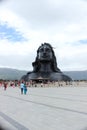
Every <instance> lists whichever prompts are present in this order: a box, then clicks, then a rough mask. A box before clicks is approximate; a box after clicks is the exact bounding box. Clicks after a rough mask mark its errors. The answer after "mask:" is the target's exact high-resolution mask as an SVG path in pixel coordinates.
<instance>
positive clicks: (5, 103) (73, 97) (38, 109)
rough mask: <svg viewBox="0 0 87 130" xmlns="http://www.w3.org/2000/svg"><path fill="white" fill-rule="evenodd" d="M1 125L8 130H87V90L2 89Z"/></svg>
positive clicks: (85, 88)
mask: <svg viewBox="0 0 87 130" xmlns="http://www.w3.org/2000/svg"><path fill="white" fill-rule="evenodd" d="M0 125H2V126H3V127H4V128H6V130H7V129H8V130H87V87H86V86H78V87H75V86H68V87H67V86H66V87H64V86H63V87H45V88H44V87H43V88H41V87H36V88H35V87H31V88H28V92H27V95H21V93H20V89H19V88H18V87H17V88H11V87H8V88H7V90H6V91H4V90H3V88H2V87H1V88H0Z"/></svg>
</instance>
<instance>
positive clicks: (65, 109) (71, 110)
mask: <svg viewBox="0 0 87 130" xmlns="http://www.w3.org/2000/svg"><path fill="white" fill-rule="evenodd" d="M3 96H7V97H11V98H15V99H18V100H21V101H26V102H30V103H34V104H37V105H42V106H46V107H49V108H54V109H57V110H58V109H59V110H64V111H68V112H73V113H77V114H82V115H85V116H87V112H82V111H77V110H73V109H69V108H63V107H57V106H52V105H47V104H45V103H40V102H35V101H30V100H26V99H22V98H18V97H14V96H11V95H3Z"/></svg>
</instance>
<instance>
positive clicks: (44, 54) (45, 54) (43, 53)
mask: <svg viewBox="0 0 87 130" xmlns="http://www.w3.org/2000/svg"><path fill="white" fill-rule="evenodd" d="M38 59H39V60H46V61H49V60H51V59H52V50H51V48H50V47H49V46H47V45H43V46H41V47H40V49H39V52H38Z"/></svg>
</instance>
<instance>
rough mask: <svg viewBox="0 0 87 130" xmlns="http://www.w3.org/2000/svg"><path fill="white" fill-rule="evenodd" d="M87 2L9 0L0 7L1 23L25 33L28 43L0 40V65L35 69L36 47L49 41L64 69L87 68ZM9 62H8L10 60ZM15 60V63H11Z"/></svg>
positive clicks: (82, 0)
mask: <svg viewBox="0 0 87 130" xmlns="http://www.w3.org/2000/svg"><path fill="white" fill-rule="evenodd" d="M86 16H87V2H86V1H84V0H73V1H70V0H61V1H59V0H44V1H40V0H37V1H35V0H32V1H30V0H26V2H25V0H8V1H7V2H6V4H5V2H4V4H2V5H1V7H0V22H7V23H8V25H9V26H12V27H14V28H15V29H16V30H18V31H20V32H22V33H23V35H24V36H25V37H26V38H27V39H28V41H26V42H22V43H21V42H17V43H12V42H9V41H7V40H5V39H4V40H0V59H1V58H2V60H1V62H0V66H9V67H14V68H18V69H27V70H30V69H32V65H31V64H32V62H33V61H34V60H35V57H36V51H37V48H38V47H39V46H40V44H41V43H43V42H48V43H50V44H51V45H52V46H53V47H54V48H56V49H54V51H55V55H56V57H57V63H58V67H59V68H60V69H62V70H85V69H87V62H86V55H87V51H86V50H87V44H82V43H80V42H79V41H80V40H84V39H87V17H86ZM6 59H8V61H9V62H7V60H6ZM11 61H12V62H11Z"/></svg>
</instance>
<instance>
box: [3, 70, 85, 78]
mask: <svg viewBox="0 0 87 130" xmlns="http://www.w3.org/2000/svg"><path fill="white" fill-rule="evenodd" d="M27 72H29V71H26V70H18V69H12V68H0V79H3V80H20V79H21V77H22V76H23V75H26V74H27ZM62 72H63V73H64V74H65V75H67V76H70V77H71V78H72V80H87V70H83V71H62Z"/></svg>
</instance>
